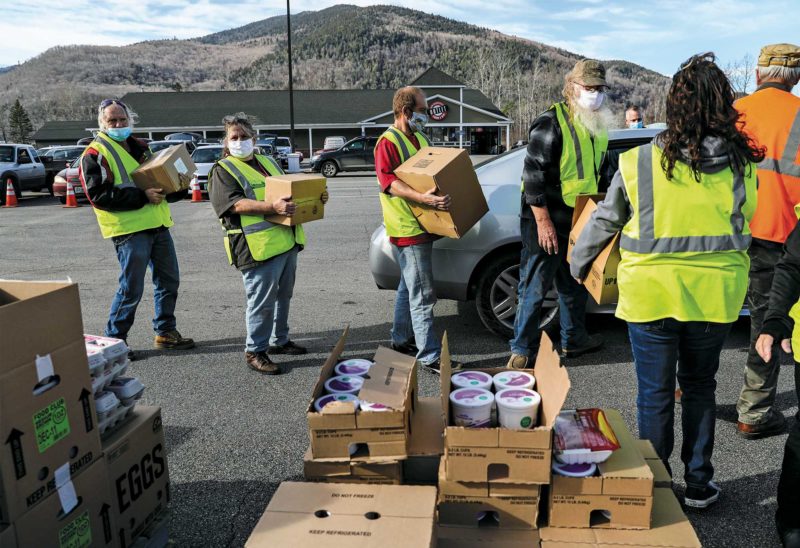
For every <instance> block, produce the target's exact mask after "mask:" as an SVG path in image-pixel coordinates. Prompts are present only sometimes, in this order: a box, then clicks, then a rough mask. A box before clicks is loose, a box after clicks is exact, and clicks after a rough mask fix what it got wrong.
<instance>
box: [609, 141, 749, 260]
mask: <svg viewBox="0 0 800 548" xmlns="http://www.w3.org/2000/svg"><path fill="white" fill-rule="evenodd" d="M655 146H656V145H650V146H642V147H639V148H638V151H639V152H638V159H637V166H636V186H637V195H638V200H637V205H638V215H639V235H638V238H634V237H631V236H629V235H628V234H626V233H625V232H624V231H623V233H622V235H621V237H620V248H622V249H625V250H627V251H631V252H633V253H642V254H647V253H687V252H714V251H744V250H746V249H747V248H748V247H749V246H750V241H751V239H752V238H751V236H750V234H749V231H748V233H747V234H745V233H744V232H745V218H744V214H743V213H742V208H743V207H744V204H745V201H746V200H747V189H746V186H745V181H744V174H743V173H742V172H739V171H737V170H733V173H732V175H733V185H732V188H731V190H732V193H733V208H732V210H731V216H730V224H731V233H730V234H725V235H715V236H670V237H661V238H657V237H656V236H655V200H654V192H653V185H654V181H653V169H654V167H656V168H657V169H659V170H661V162H660V159H659V161H658V162H657V165H656V163H654V158H653V148H654V147H655Z"/></svg>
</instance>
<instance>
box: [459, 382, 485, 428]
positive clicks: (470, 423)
mask: <svg viewBox="0 0 800 548" xmlns="http://www.w3.org/2000/svg"><path fill="white" fill-rule="evenodd" d="M493 401H494V394H492V393H491V392H489V391H488V390H486V389H484V388H459V389H458V390H453V391H452V392H450V405H451V407H452V408H453V423H454V424H455V425H456V426H465V427H467V428H486V427H488V426H491V424H492V402H493Z"/></svg>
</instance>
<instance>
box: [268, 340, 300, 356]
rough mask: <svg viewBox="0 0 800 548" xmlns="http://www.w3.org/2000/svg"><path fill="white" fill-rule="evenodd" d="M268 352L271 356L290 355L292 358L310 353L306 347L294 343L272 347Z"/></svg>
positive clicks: (289, 342)
mask: <svg viewBox="0 0 800 548" xmlns="http://www.w3.org/2000/svg"><path fill="white" fill-rule="evenodd" d="M268 352H269V353H270V354H290V355H292V356H300V355H301V354H305V353H306V352H308V350H306V349H305V348H304V347H302V346H300V345H297V344H295V343H294V341H288V342H287V343H286V344H282V345H280V346H277V345H276V346H270V347H269V350H268Z"/></svg>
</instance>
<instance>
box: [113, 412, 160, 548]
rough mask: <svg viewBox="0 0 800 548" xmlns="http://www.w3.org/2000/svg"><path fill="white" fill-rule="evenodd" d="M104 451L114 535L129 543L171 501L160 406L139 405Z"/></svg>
mask: <svg viewBox="0 0 800 548" xmlns="http://www.w3.org/2000/svg"><path fill="white" fill-rule="evenodd" d="M103 454H104V457H105V458H104V460H105V463H106V465H107V466H108V479H109V490H110V491H111V493H112V494H113V501H114V502H113V504H112V505H111V506H112V512H113V514H114V516H115V518H114V521H115V522H116V524H117V529H116V533H115V537H116V538H117V539H119V542H120V544H121V545H122V546H130V545H131V544H132V543H133V541H134V540H135V539H136V538H137V537H138V536H139V535H140V534H142V533H144V532H145V531H146V530H147V529H148V528H149V527H150V526H151V525H152V524H153V523H155V522H156V521H157V520H158V518H159V516H160V515H162V514H164V513H165V512H166V510H167V505H168V504H169V500H170V492H169V473H168V471H167V461H166V458H167V448H166V444H165V442H164V429H163V428H162V424H161V408H160V407H146V406H142V405H137V406H136V407H135V408H134V410H133V416H132V418H131V420H130V421H129V422H128V423H127V424H126V426H125V427H124V428H122V429H121V430H118V431H117V432H115V433H114V434H112V435H111V436H110V437H109V438H108V439H107V440H105V441H104V442H103Z"/></svg>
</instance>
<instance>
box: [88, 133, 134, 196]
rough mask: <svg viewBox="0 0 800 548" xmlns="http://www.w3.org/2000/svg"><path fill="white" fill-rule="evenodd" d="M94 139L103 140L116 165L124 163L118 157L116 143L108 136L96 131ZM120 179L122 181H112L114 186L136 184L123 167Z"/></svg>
mask: <svg viewBox="0 0 800 548" xmlns="http://www.w3.org/2000/svg"><path fill="white" fill-rule="evenodd" d="M95 139H99V140H100V141H104V142H103V144H104V145H105V147H106V149H107V150H108V153H109V154H110V156H111V157H112V158H113V159H114V161H115V162H116V163H117V165H118V166H123V165H125V164H123V163H122V158H120V155H119V152H118V151H117V146H119V145H117V143H116V141H114V140H113V139H111V138H110V137H107V136H106V135H105V134H104V133H98V134H97V137H95ZM119 174H120V179H122V182H121V183H119V184H117V182H116V179H115V181H114V186H118V187H119V188H129V187H132V186H136V184H134V182H133V181H132V180H131V178H130V175H128V171H127V170H125V169H121V170H120V172H119Z"/></svg>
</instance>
